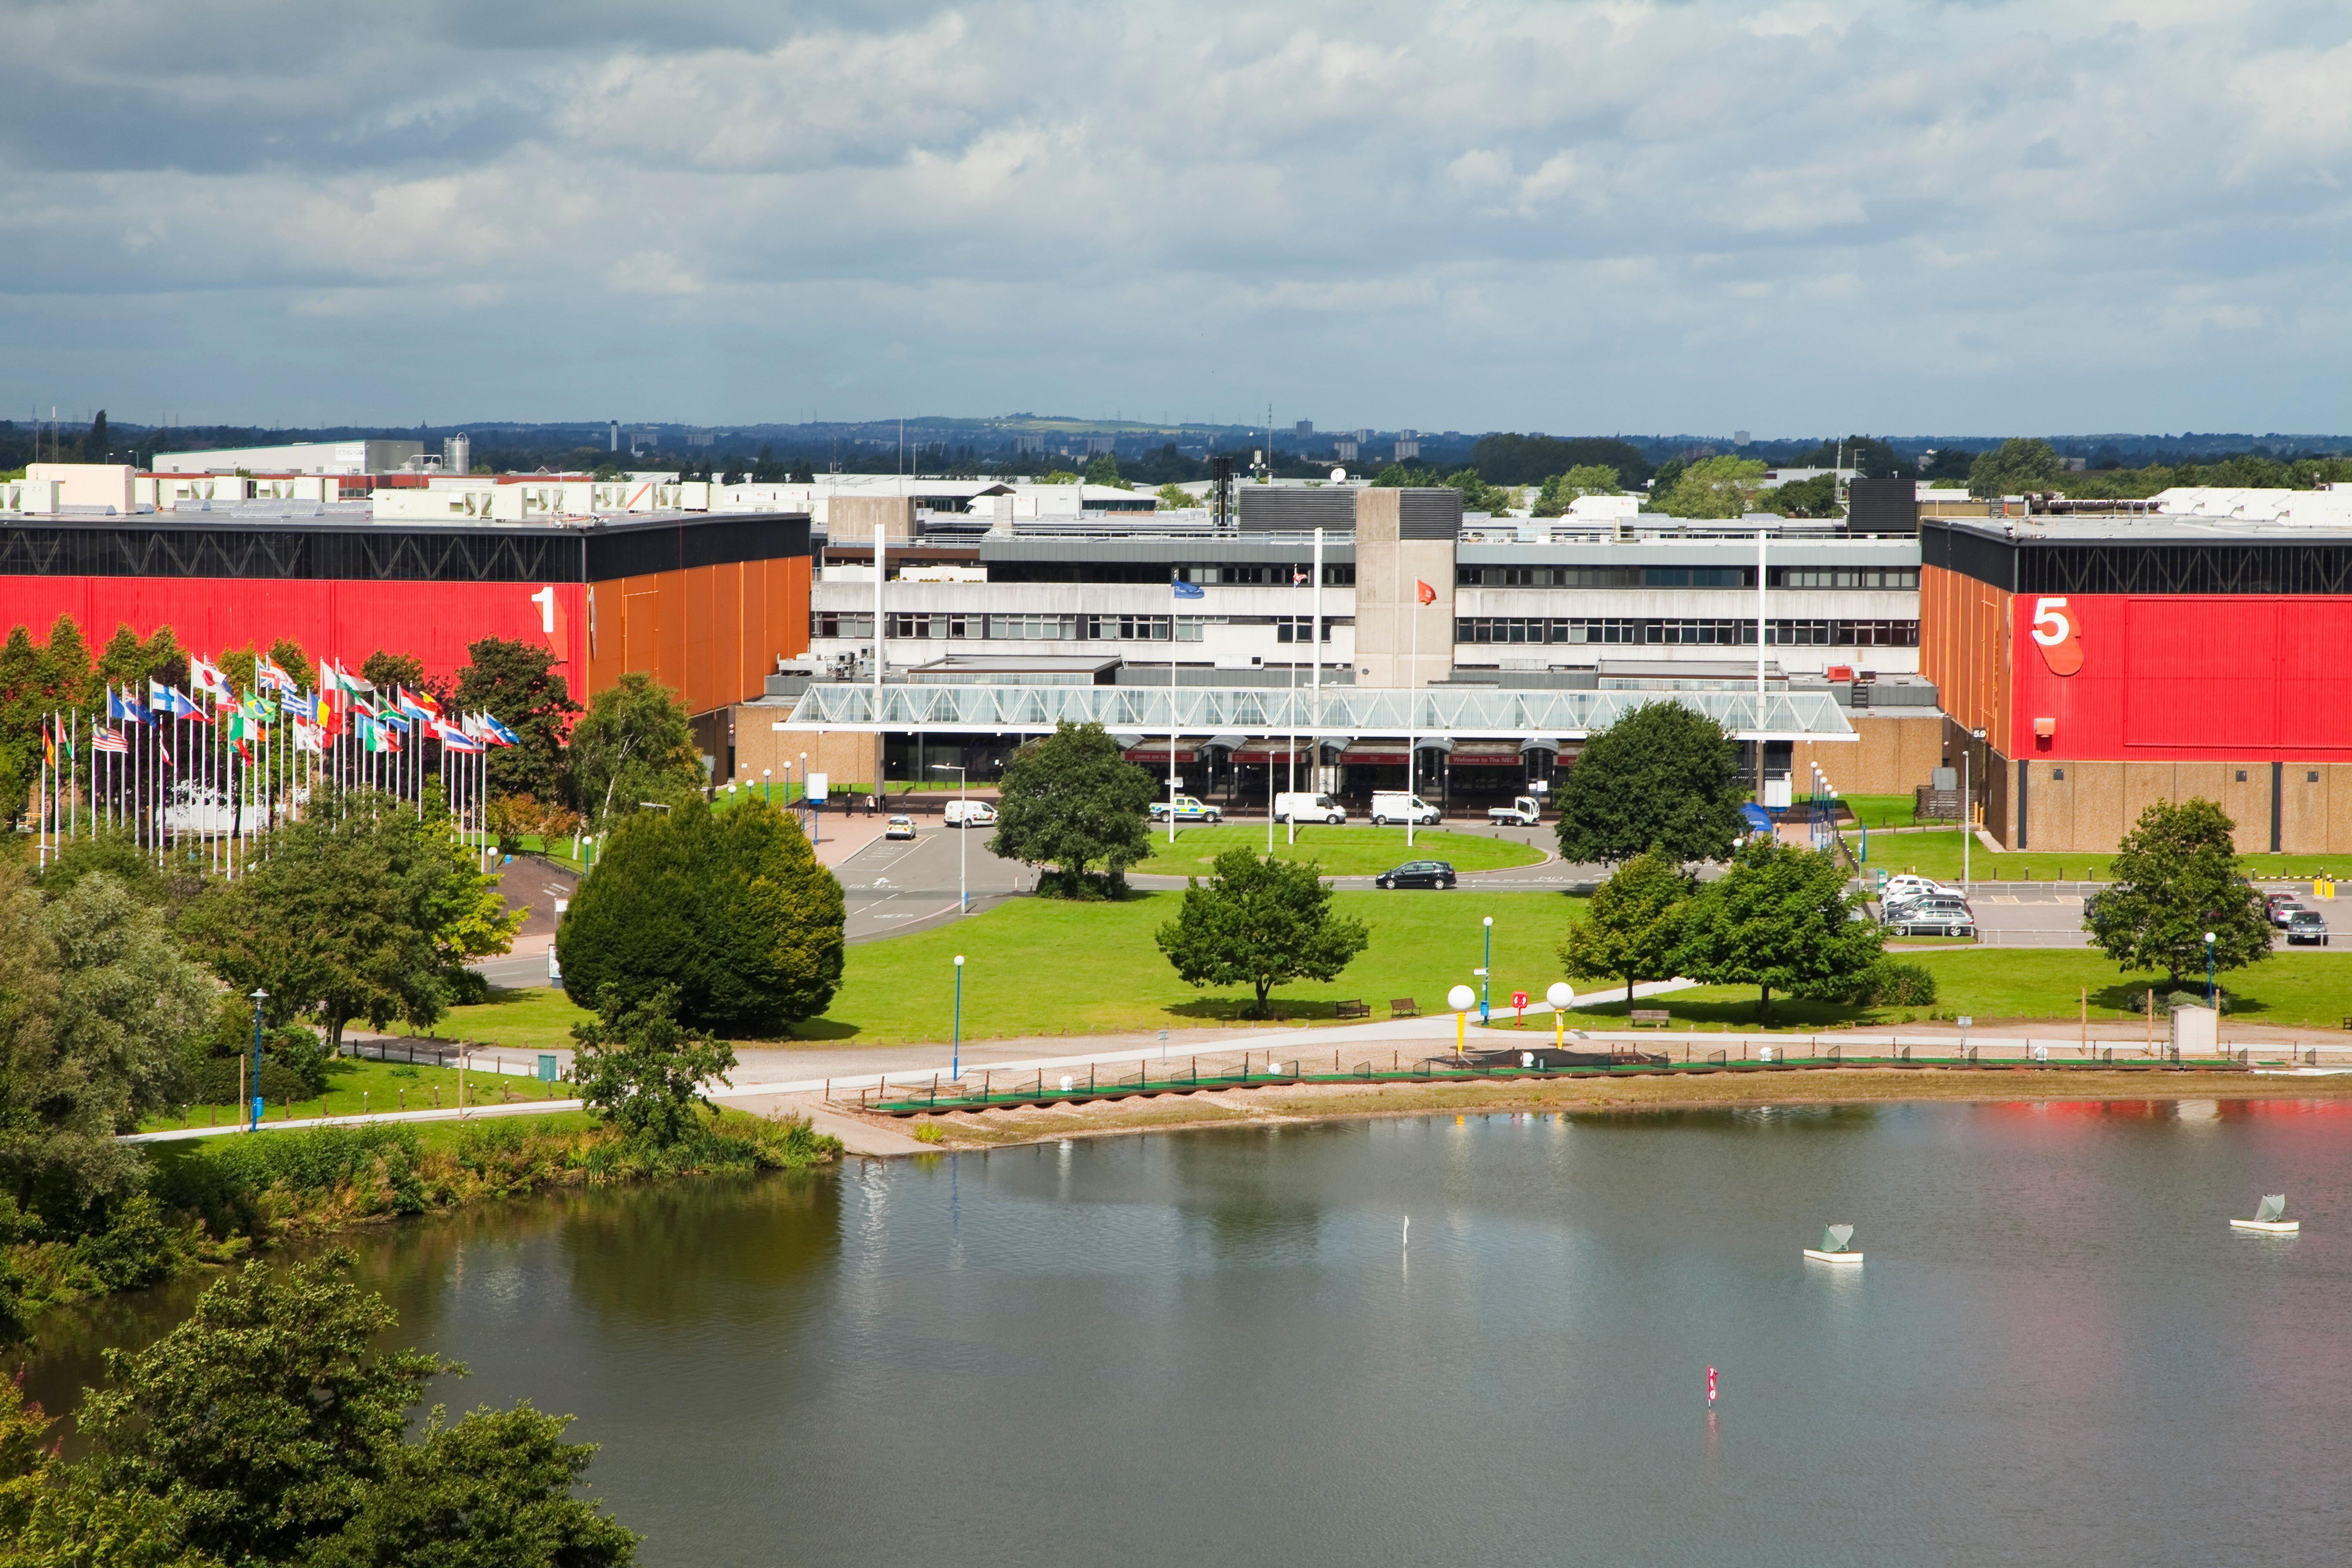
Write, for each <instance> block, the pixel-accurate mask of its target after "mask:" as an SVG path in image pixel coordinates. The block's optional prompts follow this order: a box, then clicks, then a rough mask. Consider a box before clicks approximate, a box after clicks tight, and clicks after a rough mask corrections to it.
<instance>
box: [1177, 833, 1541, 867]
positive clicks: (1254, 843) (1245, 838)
mask: <svg viewBox="0 0 2352 1568" xmlns="http://www.w3.org/2000/svg"><path fill="white" fill-rule="evenodd" d="M1285 838H1286V830H1285V828H1284V827H1283V826H1282V824H1280V823H1278V822H1277V823H1276V824H1275V825H1274V854H1275V858H1276V859H1279V860H1312V861H1314V862H1315V863H1316V864H1318V866H1320V867H1321V868H1323V870H1324V871H1325V872H1326V873H1327V874H1328V875H1330V876H1334V877H1370V876H1377V875H1379V874H1380V873H1381V872H1382V871H1385V870H1388V869H1389V868H1391V867H1393V866H1397V865H1401V864H1402V863H1403V862H1404V861H1407V860H1450V861H1452V862H1453V863H1454V869H1455V870H1457V871H1497V870H1501V869H1503V868H1506V867H1510V866H1532V865H1535V864H1536V863H1537V862H1538V861H1539V860H1541V859H1542V858H1543V857H1544V852H1543V851H1542V850H1540V849H1538V848H1537V847H1535V846H1534V845H1532V844H1522V843H1520V842H1519V841H1518V840H1517V839H1514V838H1488V837H1480V836H1478V835H1476V834H1473V833H1440V832H1437V831H1435V830H1433V829H1428V828H1423V829H1417V830H1416V831H1415V832H1414V834H1413V836H1412V848H1410V849H1407V848H1406V847H1405V843H1404V829H1403V828H1402V827H1370V826H1366V827H1354V826H1349V827H1333V826H1328V825H1327V824H1323V823H1317V824H1315V825H1313V826H1307V825H1304V824H1302V825H1301V826H1299V829H1298V842H1297V843H1296V844H1289V843H1286V842H1285V841H1284V840H1285ZM1228 849H1246V850H1248V851H1249V852H1250V853H1251V854H1253V855H1263V854H1265V823H1263V822H1260V823H1257V824H1256V825H1255V826H1243V825H1240V824H1228V825H1226V826H1222V827H1180V828H1178V829H1177V830H1176V842H1175V844H1174V846H1173V847H1171V846H1170V844H1169V842H1168V830H1167V828H1165V827H1161V828H1160V830H1159V831H1158V832H1156V833H1154V834H1153V835H1152V837H1151V858H1150V859H1149V860H1146V861H1144V862H1143V863H1142V864H1141V865H1139V866H1137V867H1135V868H1134V869H1135V870H1137V871H1141V872H1147V873H1150V874H1151V875H1154V876H1161V877H1205V876H1207V875H1208V874H1209V869H1210V862H1211V861H1213V860H1214V859H1215V858H1217V857H1218V856H1220V855H1222V854H1223V853H1224V852H1225V851H1226V850H1228Z"/></svg>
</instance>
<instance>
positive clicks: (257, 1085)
mask: <svg viewBox="0 0 2352 1568" xmlns="http://www.w3.org/2000/svg"><path fill="white" fill-rule="evenodd" d="M268 1000H269V993H268V992H267V991H264V990H263V989H262V988H261V987H260V986H258V985H257V986H255V987H254V988H253V996H252V1002H253V1131H256V1132H258V1131H261V1005H262V1004H263V1003H264V1002H267V1001H268Z"/></svg>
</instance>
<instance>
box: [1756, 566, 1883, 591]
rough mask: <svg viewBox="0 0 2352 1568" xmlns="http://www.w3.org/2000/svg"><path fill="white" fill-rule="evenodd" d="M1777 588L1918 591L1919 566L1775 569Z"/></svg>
mask: <svg viewBox="0 0 2352 1568" xmlns="http://www.w3.org/2000/svg"><path fill="white" fill-rule="evenodd" d="M1771 584H1772V586H1774V587H1775V588H1877V589H1889V588H1892V589H1898V590H1916V589H1917V588H1918V586H1919V569H1918V568H1917V567H1916V566H1904V567H1895V566H1775V567H1773V568H1772V575H1771Z"/></svg>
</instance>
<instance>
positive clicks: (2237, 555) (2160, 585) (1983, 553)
mask: <svg viewBox="0 0 2352 1568" xmlns="http://www.w3.org/2000/svg"><path fill="white" fill-rule="evenodd" d="M2161 523H2162V520H2161V519H2151V520H2150V521H2149V522H2148V523H2147V525H2146V528H2147V531H2146V534H2145V536H2144V537H2132V536H2126V535H2122V534H2119V533H2117V532H2113V531H2109V532H2102V533H2092V534H2075V535H2072V536H2069V535H2065V534H2055V533H2053V534H2044V535H2039V536H2037V535H2034V534H2029V533H2011V532H2010V531H2007V530H2004V529H2000V528H1999V527H1997V526H1995V525H1990V524H1987V523H1983V522H1963V521H1958V520H1956V519H1936V518H1922V519H1921V520H1920V522H1919V563H1920V564H1921V565H1923V566H1940V567H1943V568H1944V569H1945V570H1947V571H1949V572H1957V573H1958V574H1960V575H1961V576H1963V577H1969V578H1973V579H1975V580H1976V581H1977V582H1979V583H1984V584H1990V586H1992V587H1995V588H1999V589H2000V590H2001V591H2002V592H2004V593H2010V594H2142V595H2158V594H2263V595H2294V594H2352V538H2347V537H2346V536H2344V535H2342V534H2336V535H2333V536H2318V537H2314V536H2310V535H2306V536H2305V537H2303V538H2294V537H2292V536H2285V535H2280V534H2266V535H2263V536H2262V537H2259V538H2239V539H2217V538H2213V537H2210V535H2209V536H2207V537H2202V538H2200V537H2197V536H2195V535H2184V534H2182V533H2179V532H2174V533H2170V534H2167V533H2164V532H2162V531H2160V528H2161Z"/></svg>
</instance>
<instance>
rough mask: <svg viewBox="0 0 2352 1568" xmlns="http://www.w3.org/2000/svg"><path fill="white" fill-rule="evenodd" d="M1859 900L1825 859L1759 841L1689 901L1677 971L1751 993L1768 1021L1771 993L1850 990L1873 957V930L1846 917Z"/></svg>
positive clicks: (1827, 857)
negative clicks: (1752, 989) (1749, 988)
mask: <svg viewBox="0 0 2352 1568" xmlns="http://www.w3.org/2000/svg"><path fill="white" fill-rule="evenodd" d="M1861 902H1862V899H1861V895H1860V894H1854V893H1848V892H1847V891H1846V877H1845V873H1844V872H1843V870H1841V869H1840V868H1839V867H1838V863H1837V860H1836V858H1834V857H1832V856H1831V855H1829V854H1827V853H1825V852H1822V851H1818V850H1812V849H1797V848H1791V847H1788V846H1786V845H1781V844H1777V843H1774V842H1773V841H1772V840H1770V839H1759V840H1757V841H1756V842H1754V843H1751V844H1748V845H1744V846H1742V847H1740V849H1739V851H1738V853H1737V854H1735V855H1734V856H1733V857H1732V858H1731V865H1730V867H1729V868H1727V870H1726V871H1725V872H1724V874H1723V877H1722V879H1720V880H1718V881H1715V882H1710V883H1708V884H1706V886H1704V887H1702V888H1701V889H1699V892H1698V896H1697V897H1696V898H1695V899H1693V900H1691V903H1690V908H1689V910H1688V913H1687V916H1686V918H1685V921H1684V925H1683V943H1682V949H1681V952H1680V953H1679V954H1678V958H1679V960H1680V962H1679V963H1677V965H1676V967H1677V968H1678V969H1680V970H1681V972H1682V973H1685V974H1687V975H1689V976H1690V977H1691V978H1692V979H1694V980H1700V981H1705V982H1706V983H1707V984H1715V985H1753V986H1756V987H1758V988H1759V991H1758V1000H1757V1004H1756V1016H1757V1017H1758V1018H1759V1020H1761V1019H1769V1017H1771V1016H1772V993H1773V992H1774V991H1775V990H1780V991H1786V992H1790V993H1793V994H1797V995H1840V994H1847V993H1850V992H1851V991H1852V990H1853V983H1854V980H1855V978H1856V977H1857V976H1859V975H1860V974H1861V973H1863V972H1864V970H1867V969H1868V968H1869V967H1870V966H1871V965H1872V964H1873V963H1876V962H1877V960H1878V957H1879V954H1880V952H1881V951H1882V947H1881V943H1880V940H1879V933H1878V928H1877V927H1876V926H1875V925H1873V924H1872V923H1871V922H1870V921H1866V920H1861V921H1858V920H1855V919H1853V911H1854V910H1856V909H1858V908H1859V907H1860V906H1861Z"/></svg>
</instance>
